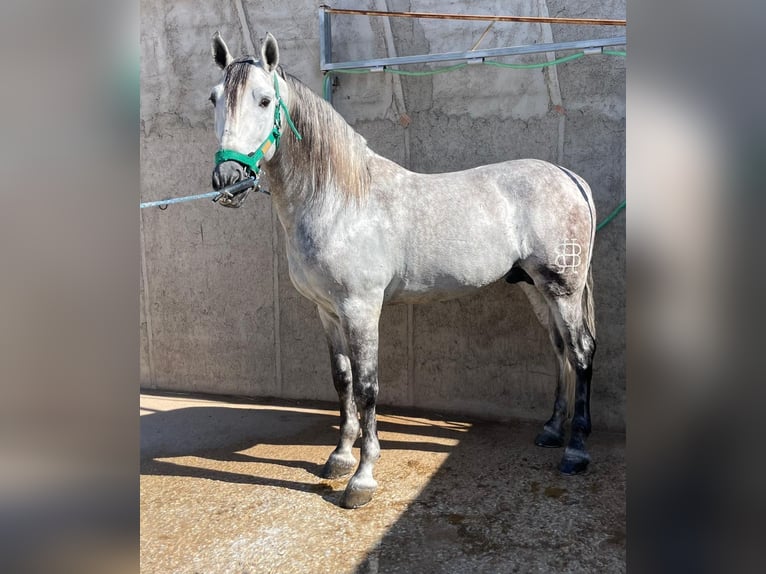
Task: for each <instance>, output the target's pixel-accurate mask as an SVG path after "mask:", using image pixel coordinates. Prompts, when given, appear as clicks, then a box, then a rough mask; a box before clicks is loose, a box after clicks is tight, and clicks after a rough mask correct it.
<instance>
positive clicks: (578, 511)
mask: <svg viewBox="0 0 766 574" xmlns="http://www.w3.org/2000/svg"><path fill="white" fill-rule="evenodd" d="M337 418H338V416H337V411H336V410H334V409H332V408H331V407H330V406H329V405H325V404H317V403H307V402H286V401H272V402H268V403H266V402H259V403H255V402H248V401H245V400H228V401H224V400H221V399H220V398H218V399H215V400H214V399H213V398H211V397H201V396H177V395H167V394H165V395H149V394H145V395H142V397H141V571H142V572H147V573H153V574H164V573H168V574H170V573H173V574H175V573H197V572H199V573H211V574H212V573H219V572H220V573H238V574H241V573H256V572H257V573H262V572H274V573H276V572H279V573H303V572H305V573H311V574H315V573H316V574H320V573H332V574H342V573H352V572H353V573H359V574H362V573H373V572H374V573H378V572H380V573H383V572H386V573H389V572H402V573H410V572H418V573H431V572H433V573H436V572H445V573H447V572H449V573H451V574H452V573H463V572H465V573H481V572H487V573H490V572H491V573H497V572H541V573H553V572H599V573H603V572H609V573H614V572H624V571H625V443H624V435H621V434H615V433H607V432H595V433H594V434H593V436H592V437H591V440H590V443H589V444H590V449H591V454H592V457H593V463H592V465H591V468H590V469H589V471H588V472H587V473H586V474H585V475H580V476H576V477H566V476H562V475H560V474H559V473H558V471H557V470H556V463H557V461H558V458H559V456H560V455H561V451H560V450H559V449H540V448H537V447H535V446H534V445H533V444H532V439H533V437H534V435H535V433H536V432H537V430H538V429H537V426H533V425H529V424H524V423H513V424H499V423H493V422H480V421H476V420H470V419H465V418H455V417H443V416H439V415H435V414H428V415H426V414H424V413H422V412H421V413H415V414H413V412H411V411H410V412H407V411H404V410H393V409H387V410H385V411H384V413H383V414H381V415H380V417H379V421H380V424H379V434H380V441H381V447H382V449H383V453H382V457H381V459H380V461H379V462H378V464H377V467H376V478H377V480H378V482H379V484H380V487H379V490H378V492H377V493H376V495H375V498H374V499H373V501H372V502H371V503H370V504H369V505H367V506H365V507H363V508H360V509H357V510H344V509H342V508H340V507H339V506H338V502H339V499H340V495H341V493H342V491H343V488H344V486H345V482H344V481H327V480H323V479H321V478H319V477H318V472H319V470H320V469H321V467H322V464H323V463H324V461H325V459H326V457H327V456H328V455H329V453H330V451H331V450H332V448H333V446H334V444H335V441H336V439H337ZM356 454H357V456H358V452H357V453H356Z"/></svg>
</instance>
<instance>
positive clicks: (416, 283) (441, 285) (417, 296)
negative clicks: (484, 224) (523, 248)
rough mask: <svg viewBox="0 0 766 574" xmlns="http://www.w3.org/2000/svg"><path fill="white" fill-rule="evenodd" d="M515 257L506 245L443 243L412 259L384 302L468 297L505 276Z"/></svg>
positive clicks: (388, 291)
mask: <svg viewBox="0 0 766 574" xmlns="http://www.w3.org/2000/svg"><path fill="white" fill-rule="evenodd" d="M504 243H505V242H504ZM516 258H517V256H515V254H514V253H513V250H512V249H511V248H510V247H509V246H508V245H507V244H506V245H496V246H494V247H492V248H487V247H484V248H481V249H478V248H477V245H475V244H466V243H465V242H455V241H452V242H451V241H445V242H444V243H442V244H441V245H440V246H439V248H438V249H433V250H425V252H424V253H421V254H419V255H417V256H415V257H413V258H412V260H411V261H410V263H409V264H408V265H407V270H406V272H405V273H403V274H402V276H401V277H400V278H396V279H395V280H394V281H392V282H391V285H390V286H389V289H388V290H387V291H386V299H387V301H388V302H390V303H425V302H428V301H445V300H448V299H454V298H456V297H461V296H463V295H468V294H470V293H473V292H475V291H477V290H479V289H481V288H482V287H486V286H487V285H489V284H491V283H494V282H495V281H497V280H498V279H501V278H502V277H504V276H505V275H506V274H507V273H508V271H509V270H510V268H511V266H512V265H513V263H514V262H515V260H516Z"/></svg>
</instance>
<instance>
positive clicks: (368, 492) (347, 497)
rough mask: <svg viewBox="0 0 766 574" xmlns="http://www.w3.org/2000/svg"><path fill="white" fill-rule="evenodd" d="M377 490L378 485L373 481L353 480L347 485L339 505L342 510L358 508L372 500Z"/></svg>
mask: <svg viewBox="0 0 766 574" xmlns="http://www.w3.org/2000/svg"><path fill="white" fill-rule="evenodd" d="M377 489H378V483H377V482H375V480H373V479H370V480H369V481H367V480H364V481H362V480H354V479H351V481H350V482H349V483H348V486H347V487H346V491H345V492H344V493H343V498H341V501H340V505H341V506H342V507H343V508H359V507H360V506H364V505H365V504H367V503H368V502H370V501H371V500H372V495H373V494H375V491H376V490H377Z"/></svg>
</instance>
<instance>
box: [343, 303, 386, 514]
mask: <svg viewBox="0 0 766 574" xmlns="http://www.w3.org/2000/svg"><path fill="white" fill-rule="evenodd" d="M344 311H345V312H344V314H343V315H344V317H345V321H344V326H343V327H344V329H343V330H344V335H345V338H346V343H347V346H348V349H349V356H350V359H351V371H352V376H353V388H354V399H355V401H356V408H357V410H358V411H359V413H360V414H361V419H362V448H361V457H360V462H359V468H357V470H356V472H355V473H354V476H352V477H351V480H349V482H348V485H347V486H346V492H345V493H344V494H343V498H342V500H341V503H340V504H341V506H343V507H344V508H358V507H359V506H363V505H365V504H367V503H368V502H370V500H372V496H373V494H374V493H375V491H376V490H377V488H378V483H377V482H376V481H375V479H374V478H373V468H374V466H375V463H376V462H377V460H378V458H380V444H379V443H378V432H377V425H376V420H375V402H376V400H377V397H378V320H379V319H380V304H377V305H376V304H370V303H366V302H362V303H360V302H354V303H352V304H348V305H347V306H346V309H345V310H344Z"/></svg>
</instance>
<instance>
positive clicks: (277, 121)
mask: <svg viewBox="0 0 766 574" xmlns="http://www.w3.org/2000/svg"><path fill="white" fill-rule="evenodd" d="M274 92H275V93H276V97H277V103H276V105H275V106H274V127H273V128H272V130H271V133H270V134H269V137H267V138H266V141H264V142H263V143H262V144H261V145H260V147H259V148H258V149H257V150H255V151H254V152H252V153H250V154H247V155H245V154H243V153H240V152H238V151H234V150H233V149H219V150H218V151H217V152H216V153H215V164H216V165H218V164H220V163H223V162H225V161H230V160H231V161H236V162H237V163H240V164H242V165H246V166H247V167H249V168H250V170H251V171H252V172H253V173H254V174H255V175H256V176H257V175H258V173H259V172H260V171H261V168H260V167H259V166H258V163H259V162H260V161H261V160H262V159H263V156H265V155H266V153H267V152H268V151H269V150H270V149H271V146H275V147H279V138H280V137H282V128H281V125H282V115H281V110H284V111H285V118H287V124H288V125H289V126H290V129H291V130H292V131H293V133H294V134H295V137H296V139H297V140H298V141H301V140H302V139H303V138H302V137H301V134H300V133H298V130H297V129H296V127H295V124H294V123H293V119H292V118H291V117H290V112H289V111H288V109H287V106H286V105H285V102H284V100H283V99H282V97H281V96H280V95H279V79H278V78H277V74H276V73H275V74H274Z"/></svg>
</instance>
